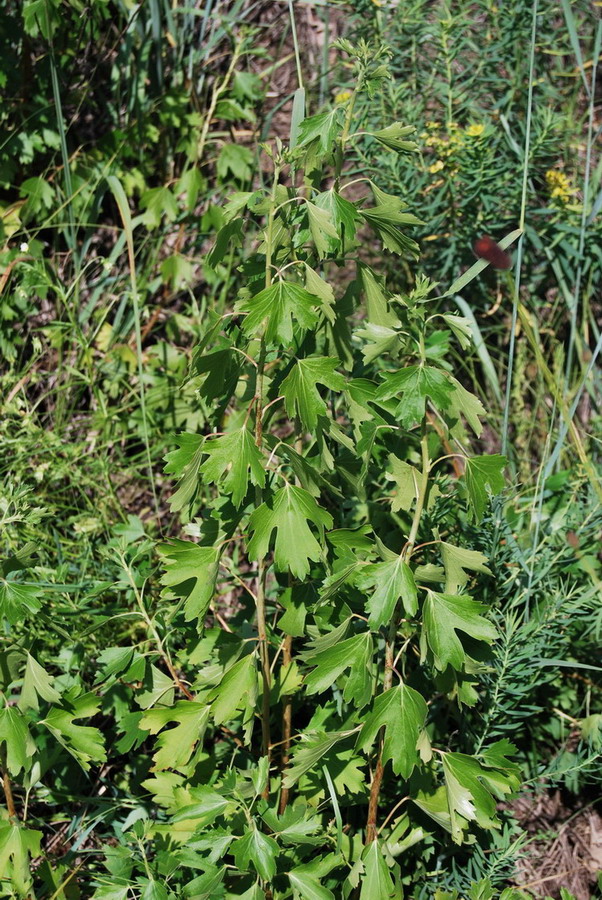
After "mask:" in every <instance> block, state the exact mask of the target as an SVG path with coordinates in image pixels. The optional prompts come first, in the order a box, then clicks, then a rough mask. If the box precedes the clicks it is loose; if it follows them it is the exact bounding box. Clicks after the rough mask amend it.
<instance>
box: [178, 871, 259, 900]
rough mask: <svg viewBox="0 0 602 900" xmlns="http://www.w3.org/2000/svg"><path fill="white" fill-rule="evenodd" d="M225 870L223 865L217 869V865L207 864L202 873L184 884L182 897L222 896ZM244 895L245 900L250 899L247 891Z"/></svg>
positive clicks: (212, 898) (211, 899) (203, 899)
mask: <svg viewBox="0 0 602 900" xmlns="http://www.w3.org/2000/svg"><path fill="white" fill-rule="evenodd" d="M226 871H227V869H226V867H225V866H222V867H221V868H219V869H218V868H217V866H212V865H209V864H208V865H207V868H206V871H205V872H204V873H203V874H202V875H199V876H198V877H197V878H193V879H192V881H189V882H188V883H187V884H185V885H184V889H183V895H184V897H190V900H217V898H218V897H223V896H224V894H223V886H222V881H223V880H224V876H225V874H226ZM241 896H242V895H241ZM245 896H246V897H247V900H250V896H249V894H248V892H245ZM257 900H263V898H257Z"/></svg>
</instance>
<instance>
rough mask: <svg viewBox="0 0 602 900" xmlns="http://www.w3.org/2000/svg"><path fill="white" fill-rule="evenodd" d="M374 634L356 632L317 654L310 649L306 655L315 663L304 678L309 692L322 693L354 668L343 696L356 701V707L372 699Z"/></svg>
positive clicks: (305, 657) (308, 660)
mask: <svg viewBox="0 0 602 900" xmlns="http://www.w3.org/2000/svg"><path fill="white" fill-rule="evenodd" d="M372 653H373V647H372V637H371V635H370V632H368V631H367V632H365V633H364V634H356V635H354V636H353V637H351V638H348V639H347V640H346V641H341V642H340V643H338V644H335V645H334V646H333V647H329V648H328V649H327V650H322V651H321V652H319V653H316V652H315V650H310V651H309V652H307V653H304V654H303V658H304V659H305V660H306V661H307V662H309V663H310V665H312V666H315V667H316V668H315V669H313V670H312V671H311V672H310V673H309V675H307V677H306V679H305V685H306V688H307V693H308V694H320V693H322V692H323V691H326V690H328V688H329V687H330V686H331V685H333V684H334V682H335V681H336V680H337V678H338V677H339V676H340V675H341V674H342V673H343V672H344V671H345V669H348V668H351V674H350V676H349V679H348V681H347V683H346V685H345V690H344V691H343V697H344V699H345V700H347V701H351V700H353V702H354V704H355V705H356V707H357V708H360V709H361V707H362V706H365V705H366V703H369V702H370V696H371V686H372V684H371V678H372Z"/></svg>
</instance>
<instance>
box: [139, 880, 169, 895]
mask: <svg viewBox="0 0 602 900" xmlns="http://www.w3.org/2000/svg"><path fill="white" fill-rule="evenodd" d="M140 900H168V894H167V890H166V889H165V887H164V885H163V884H161V882H160V881H155V880H154V879H152V880H150V881H147V882H146V884H145V887H144V890H143V891H142V893H141V894H140Z"/></svg>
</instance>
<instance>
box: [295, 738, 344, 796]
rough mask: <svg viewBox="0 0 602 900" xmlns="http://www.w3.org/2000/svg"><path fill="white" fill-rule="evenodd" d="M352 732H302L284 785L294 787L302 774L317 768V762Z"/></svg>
mask: <svg viewBox="0 0 602 900" xmlns="http://www.w3.org/2000/svg"><path fill="white" fill-rule="evenodd" d="M352 734H353V731H333V732H330V733H325V732H323V731H317V732H305V733H303V734H301V736H300V738H301V742H300V743H299V744H298V745H297V747H296V748H295V750H294V752H293V758H292V760H291V763H290V765H289V767H288V768H287V769H286V770H285V774H284V779H283V781H282V786H283V787H285V788H290V787H292V786H293V785H294V784H296V782H297V781H298V780H299V779H300V778H301V777H302V775H305V773H306V772H309V771H311V770H313V769H315V766H316V763H318V762H319V761H320V760H321V759H322V757H323V756H324V755H325V754H326V753H328V751H329V750H330V749H331V748H332V747H334V745H335V744H338V743H339V742H340V741H344V740H345V739H346V738H348V737H349V736H350V735H352Z"/></svg>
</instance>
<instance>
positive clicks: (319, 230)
mask: <svg viewBox="0 0 602 900" xmlns="http://www.w3.org/2000/svg"><path fill="white" fill-rule="evenodd" d="M305 206H306V209H307V218H308V220H309V230H310V231H311V236H312V239H313V242H314V245H315V248H316V252H317V254H318V259H323V258H324V256H325V255H326V254H327V253H328V250H329V247H330V243H331V242H329V241H328V240H327V238H334V239H335V240H336V241H338V239H339V235H338V232H337V230H336V228H335V227H334V225H333V224H332V219H331V217H330V212H329V211H328V210H327V209H320V207H319V206H316V204H315V203H311V202H310V201H309V200H307V201H306V203H305Z"/></svg>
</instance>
